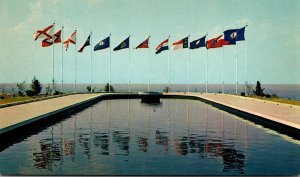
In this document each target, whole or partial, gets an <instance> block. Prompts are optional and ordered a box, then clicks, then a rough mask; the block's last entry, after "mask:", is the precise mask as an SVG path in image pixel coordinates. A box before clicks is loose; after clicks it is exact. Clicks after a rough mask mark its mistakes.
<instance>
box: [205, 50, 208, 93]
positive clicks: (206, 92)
mask: <svg viewBox="0 0 300 177" xmlns="http://www.w3.org/2000/svg"><path fill="white" fill-rule="evenodd" d="M207 70H208V49H206V70H205V71H206V84H205V92H206V93H207V82H208V81H207V80H208V79H207V78H208V77H207V73H208V71H207Z"/></svg>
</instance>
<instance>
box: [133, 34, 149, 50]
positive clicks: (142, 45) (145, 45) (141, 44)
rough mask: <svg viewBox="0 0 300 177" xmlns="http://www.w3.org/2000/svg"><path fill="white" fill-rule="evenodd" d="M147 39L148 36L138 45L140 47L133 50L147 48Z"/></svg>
mask: <svg viewBox="0 0 300 177" xmlns="http://www.w3.org/2000/svg"><path fill="white" fill-rule="evenodd" d="M149 38H150V36H149V37H148V38H147V39H146V40H145V41H144V42H142V43H140V45H138V46H137V47H136V48H135V49H138V48H149Z"/></svg>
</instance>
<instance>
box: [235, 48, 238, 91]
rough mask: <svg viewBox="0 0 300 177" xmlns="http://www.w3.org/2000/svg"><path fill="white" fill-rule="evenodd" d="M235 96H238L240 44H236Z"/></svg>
mask: <svg viewBox="0 0 300 177" xmlns="http://www.w3.org/2000/svg"><path fill="white" fill-rule="evenodd" d="M235 80H236V84H235V94H236V95H237V94H238V43H236V61H235Z"/></svg>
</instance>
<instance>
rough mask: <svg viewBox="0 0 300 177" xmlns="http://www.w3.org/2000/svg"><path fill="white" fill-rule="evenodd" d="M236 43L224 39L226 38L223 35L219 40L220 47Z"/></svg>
mask: <svg viewBox="0 0 300 177" xmlns="http://www.w3.org/2000/svg"><path fill="white" fill-rule="evenodd" d="M235 44H236V41H227V40H225V39H224V36H223V35H222V37H221V38H220V39H218V45H221V46H223V45H235Z"/></svg>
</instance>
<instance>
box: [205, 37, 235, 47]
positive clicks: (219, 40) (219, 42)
mask: <svg viewBox="0 0 300 177" xmlns="http://www.w3.org/2000/svg"><path fill="white" fill-rule="evenodd" d="M235 43H236V42H235V41H225V39H224V37H223V35H220V36H219V37H216V38H213V39H211V40H208V41H207V42H206V48H207V49H210V48H219V47H222V46H223V45H235Z"/></svg>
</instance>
